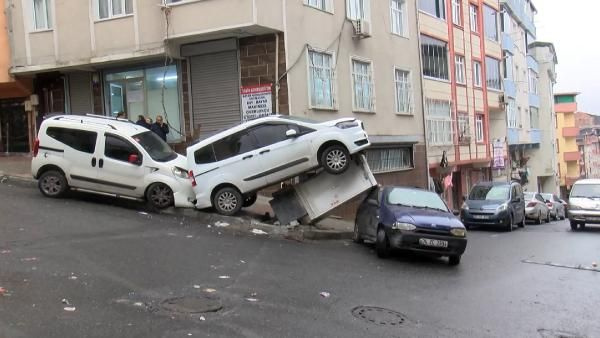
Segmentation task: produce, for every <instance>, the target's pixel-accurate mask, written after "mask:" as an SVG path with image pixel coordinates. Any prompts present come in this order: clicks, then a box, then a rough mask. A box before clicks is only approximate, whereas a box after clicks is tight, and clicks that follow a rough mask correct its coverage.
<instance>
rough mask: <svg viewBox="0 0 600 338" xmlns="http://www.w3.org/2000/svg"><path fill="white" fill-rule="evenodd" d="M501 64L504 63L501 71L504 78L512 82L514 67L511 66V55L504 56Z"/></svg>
mask: <svg viewBox="0 0 600 338" xmlns="http://www.w3.org/2000/svg"><path fill="white" fill-rule="evenodd" d="M503 62H504V67H503V68H504V69H503V72H504V74H503V75H504V78H505V79H507V80H511V81H512V79H513V68H514V66H513V57H512V56H511V55H506V56H505V57H504V61H503Z"/></svg>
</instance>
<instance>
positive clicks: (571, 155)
mask: <svg viewBox="0 0 600 338" xmlns="http://www.w3.org/2000/svg"><path fill="white" fill-rule="evenodd" d="M563 158H564V160H565V162H571V161H579V159H580V158H581V153H579V151H567V152H565V153H564V154H563Z"/></svg>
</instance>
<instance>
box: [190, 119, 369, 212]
mask: <svg viewBox="0 0 600 338" xmlns="http://www.w3.org/2000/svg"><path fill="white" fill-rule="evenodd" d="M369 146H370V143H369V138H368V136H367V133H366V132H365V130H364V126H363V123H362V122H361V121H359V120H357V119H354V118H343V119H338V120H333V121H328V122H322V123H320V122H314V121H310V120H307V119H302V118H296V117H292V116H281V115H275V116H269V117H264V118H259V119H256V120H252V121H249V122H245V123H242V124H240V125H238V126H235V127H233V128H230V129H228V130H225V131H223V132H220V133H217V134H216V135H213V136H211V137H209V138H207V139H205V140H201V141H199V142H198V143H196V144H194V145H192V146H190V147H188V148H187V158H188V169H189V170H190V178H191V179H192V186H193V187H194V192H195V193H196V208H199V209H203V208H208V207H211V206H212V207H214V208H215V210H216V211H217V212H219V213H221V214H224V215H233V214H235V213H236V212H238V211H239V210H240V209H241V208H242V206H244V207H247V206H250V205H252V204H253V203H254V201H255V200H256V191H258V190H260V189H261V188H264V187H266V186H269V185H273V184H277V183H279V182H281V181H284V180H286V179H288V178H292V177H295V176H298V175H300V174H302V173H304V172H306V171H309V170H311V169H315V168H317V167H319V166H321V167H323V168H324V169H325V170H326V171H328V172H329V173H332V174H341V173H343V172H344V171H346V169H348V166H349V165H350V163H349V162H350V161H351V158H350V157H351V156H350V155H351V154H355V153H357V152H360V151H362V150H364V149H365V148H367V147H369Z"/></svg>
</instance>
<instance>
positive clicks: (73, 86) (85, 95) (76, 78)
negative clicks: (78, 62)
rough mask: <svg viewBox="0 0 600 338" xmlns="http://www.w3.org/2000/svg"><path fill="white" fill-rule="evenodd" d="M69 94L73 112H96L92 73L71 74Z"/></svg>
mask: <svg viewBox="0 0 600 338" xmlns="http://www.w3.org/2000/svg"><path fill="white" fill-rule="evenodd" d="M69 96H70V104H71V114H91V113H93V112H94V108H93V106H92V82H91V75H90V73H85V72H79V73H72V74H69Z"/></svg>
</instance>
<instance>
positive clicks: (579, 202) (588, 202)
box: [569, 197, 600, 210]
mask: <svg viewBox="0 0 600 338" xmlns="http://www.w3.org/2000/svg"><path fill="white" fill-rule="evenodd" d="M569 204H570V205H574V206H578V207H580V208H582V209H588V210H594V209H596V210H600V198H594V199H591V198H585V197H584V198H581V197H571V198H570V199H569Z"/></svg>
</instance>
